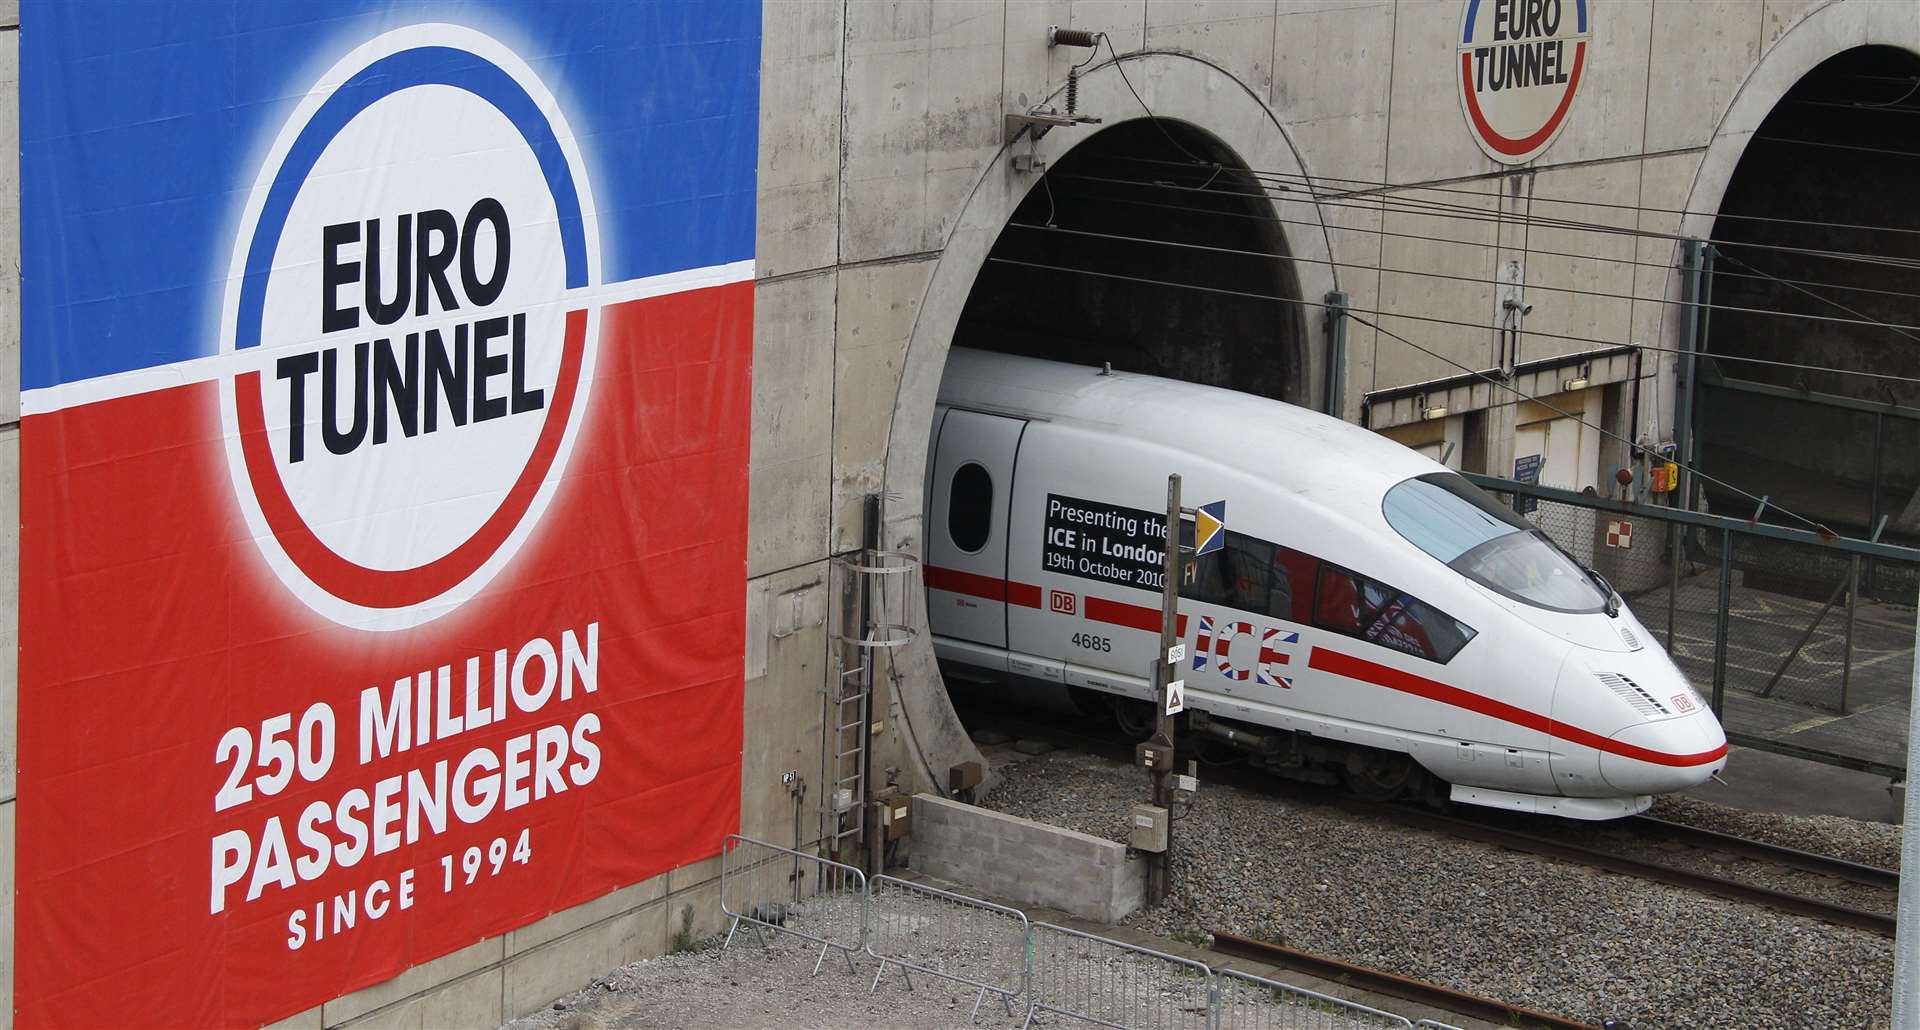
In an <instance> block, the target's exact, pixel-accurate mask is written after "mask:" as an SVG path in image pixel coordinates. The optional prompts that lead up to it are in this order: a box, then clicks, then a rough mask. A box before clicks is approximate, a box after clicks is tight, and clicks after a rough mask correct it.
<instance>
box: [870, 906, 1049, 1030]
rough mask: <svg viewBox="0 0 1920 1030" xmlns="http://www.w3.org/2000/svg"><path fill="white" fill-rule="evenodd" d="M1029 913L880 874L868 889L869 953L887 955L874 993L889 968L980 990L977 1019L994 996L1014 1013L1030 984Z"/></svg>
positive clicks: (882, 959) (875, 980) (975, 1004)
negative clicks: (1028, 966)
mask: <svg viewBox="0 0 1920 1030" xmlns="http://www.w3.org/2000/svg"><path fill="white" fill-rule="evenodd" d="M1027 932H1028V924H1027V916H1026V913H1024V912H1022V911H1020V910H1019V909H1016V908H1007V907H1006V906H1004V905H995V904H992V903H991V902H986V901H981V900H979V899H977V898H970V897H967V896H966V895H964V894H955V893H953V892H952V891H944V890H941V889H939V888H938V887H929V886H927V885H925V884H921V883H913V882H911V881H907V880H901V879H896V878H895V877H891V876H885V875H882V876H876V877H874V878H873V879H872V880H871V881H870V882H869V884H868V888H867V954H869V955H872V956H873V957H874V958H876V959H879V960H880V968H879V969H878V970H875V971H874V974H873V984H872V985H871V986H869V987H868V988H867V993H869V994H871V993H873V992H874V991H875V990H876V989H878V988H879V986H880V978H881V977H883V976H885V975H886V973H887V966H889V965H892V966H894V967H896V968H898V969H899V970H900V976H901V979H903V980H905V981H906V984H907V988H908V989H909V990H911V989H912V988H913V979H912V977H911V975H910V972H918V973H926V974H927V975H929V976H936V977H940V978H941V979H944V980H952V981H954V982H955V983H961V984H966V985H967V986H969V987H973V988H977V991H976V993H975V994H974V997H973V1011H972V1012H971V1013H969V1014H968V1016H967V1018H968V1020H969V1021H971V1020H972V1019H973V1018H974V1017H975V1016H978V1015H979V1014H980V1003H981V1002H983V1001H985V1000H986V997H987V995H988V994H993V995H995V996H996V997H998V998H999V999H1000V1003H1001V1005H1002V1006H1003V1007H1005V1008H1006V1010H1007V1014H1008V1015H1012V1014H1013V999H1014V998H1015V997H1017V996H1018V995H1019V994H1020V993H1021V991H1023V990H1024V989H1025V988H1026V983H1027V956H1026V952H1027Z"/></svg>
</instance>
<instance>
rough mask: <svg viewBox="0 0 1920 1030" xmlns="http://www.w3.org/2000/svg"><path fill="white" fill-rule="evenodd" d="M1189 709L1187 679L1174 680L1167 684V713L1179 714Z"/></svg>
mask: <svg viewBox="0 0 1920 1030" xmlns="http://www.w3.org/2000/svg"><path fill="white" fill-rule="evenodd" d="M1186 710H1187V681H1186V680H1174V681H1173V682H1171V683H1168V684H1167V714H1168V715H1179V714H1180V713H1181V712H1184V711H1186Z"/></svg>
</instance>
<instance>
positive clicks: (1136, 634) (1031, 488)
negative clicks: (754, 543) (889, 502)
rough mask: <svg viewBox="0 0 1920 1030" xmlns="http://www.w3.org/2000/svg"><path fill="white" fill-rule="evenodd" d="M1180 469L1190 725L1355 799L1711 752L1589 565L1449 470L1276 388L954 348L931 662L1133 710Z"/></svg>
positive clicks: (1140, 710) (1629, 797)
mask: <svg viewBox="0 0 1920 1030" xmlns="http://www.w3.org/2000/svg"><path fill="white" fill-rule="evenodd" d="M1174 472H1178V473H1180V474H1181V476H1182V478H1183V483H1182V490H1183V494H1184V498H1185V500H1186V503H1187V504H1188V505H1190V506H1192V505H1195V504H1197V503H1199V502H1207V501H1213V500H1219V499H1224V500H1225V501H1226V502H1227V516H1228V518H1227V525H1228V529H1229V532H1228V537H1227V543H1226V547H1225V549H1224V550H1223V551H1220V552H1216V553H1214V554H1210V555H1208V556H1206V557H1205V558H1201V559H1199V560H1198V564H1199V567H1198V569H1197V570H1196V577H1195V579H1194V581H1193V582H1192V583H1191V584H1190V585H1188V586H1186V587H1184V588H1183V590H1182V597H1181V600H1180V609H1179V610H1180V618H1179V622H1180V629H1179V634H1180V639H1181V641H1182V642H1183V643H1184V644H1185V645H1186V657H1185V658H1184V659H1182V661H1181V662H1180V666H1179V668H1178V669H1177V670H1176V671H1175V675H1176V676H1177V677H1178V678H1181V679H1184V680H1185V682H1186V707H1187V709H1188V712H1189V715H1188V729H1189V731H1193V732H1198V733H1200V734H1203V735H1204V737H1205V738H1210V739H1214V740H1217V741H1222V742H1226V743H1229V744H1232V745H1235V746H1237V747H1239V748H1241V749H1242V750H1244V751H1246V752H1248V753H1249V756H1250V758H1251V760H1252V761H1253V762H1254V763H1255V764H1258V765H1260V766H1262V767H1264V768H1268V769H1271V770H1273V771H1275V772H1278V773H1281V774H1283V775H1291V776H1295V777H1299V778H1305V779H1313V780H1318V781H1321V782H1330V781H1333V780H1335V779H1342V780H1344V781H1345V782H1346V783H1347V784H1348V786H1349V787H1351V788H1352V789H1353V790H1355V791H1356V792H1357V793H1360V794H1362V795H1363V796H1369V797H1376V798H1383V799H1385V798H1393V797H1399V796H1402V795H1406V794H1411V793H1415V792H1419V791H1421V790H1424V789H1435V790H1437V789H1438V788H1439V787H1440V785H1442V784H1444V785H1446V789H1447V793H1448V795H1449V796H1451V798H1452V799H1453V800H1455V801H1460V802H1465V803H1471V804H1478V805H1487V806H1491V807H1497V808H1509V809H1518V810H1522V811H1532V812H1541V813H1548V814H1554V815H1561V816H1568V817H1572V818H1577V819H1612V818H1618V817H1621V816H1625V815H1630V814H1633V813H1635V812H1640V811H1644V810H1645V809H1646V808H1647V807H1648V806H1649V805H1650V804H1651V803H1652V795H1655V794H1661V793H1666V792H1670V791H1677V790H1682V789H1685V788H1688V787H1692V786H1694V785H1696V784H1699V783H1702V782H1704V781H1705V780H1706V779H1707V778H1708V777H1710V776H1711V775H1713V774H1714V773H1716V772H1718V771H1720V769H1721V768H1723V767H1724V766H1725V764H1726V754H1727V742H1726V736H1725V734H1724V733H1723V732H1722V731H1721V728H1720V724H1719V722H1718V721H1717V720H1716V719H1715V718H1714V717H1713V715H1712V713H1711V712H1709V711H1708V708H1707V705H1706V704H1705V702H1703V701H1702V700H1701V698H1700V696H1699V695H1698V694H1696V693H1695V692H1694V691H1693V690H1692V688H1691V687H1689V686H1688V684H1687V681H1686V678H1685V676H1683V675H1682V674H1681V672H1680V671H1679V670H1678V669H1677V668H1675V667H1674V665H1673V662H1672V661H1670V660H1669V659H1668V657H1667V655H1666V653H1665V652H1664V651H1663V650H1661V648H1660V646H1659V645H1658V644H1657V643H1656V642H1655V641H1654V638H1653V636H1652V634H1650V633H1648V632H1647V630H1646V628H1645V627H1644V626H1642V625H1641V624H1640V622H1639V620H1637V619H1635V618H1634V616H1633V614H1632V613H1631V612H1629V611H1628V610H1627V609H1626V606H1625V605H1624V604H1622V603H1621V602H1620V599H1619V598H1618V596H1617V595H1615V594H1614V593H1613V591H1612V589H1611V588H1610V587H1608V586H1607V585H1606V584H1605V581H1604V580H1602V579H1600V577H1599V576H1597V575H1595V574H1593V573H1591V572H1589V571H1587V570H1585V569H1583V568H1581V567H1580V565H1579V564H1578V563H1577V562H1575V561H1574V560H1573V559H1572V558H1570V557H1569V556H1568V555H1567V554H1566V553H1565V552H1563V551H1561V550H1560V549H1559V548H1558V547H1556V546H1554V544H1553V543H1552V542H1550V541H1549V540H1548V539H1547V538H1546V537H1545V536H1544V535H1542V534H1541V533H1539V532H1538V531H1536V530H1535V529H1534V527H1533V526H1532V525H1531V524H1530V523H1528V522H1527V521H1526V520H1525V519H1523V518H1521V517H1519V516H1518V515H1516V514H1514V513H1513V512H1512V511H1511V510H1510V509H1508V508H1507V507H1505V506H1503V505H1501V504H1499V503H1498V502H1496V501H1495V500H1493V499H1492V498H1490V497H1489V496H1487V495H1486V494H1485V493H1483V492H1482V491H1480V490H1479V489H1478V488H1476V487H1474V486H1472V485H1471V484H1469V483H1468V482H1467V481H1466V480H1465V479H1463V478H1461V477H1460V476H1459V475H1458V474H1456V473H1454V472H1451V471H1449V470H1448V469H1447V468H1445V467H1444V466H1441V465H1438V464H1436V463H1434V462H1432V461H1429V460H1428V459H1426V458H1424V457H1422V456H1420V455H1418V454H1416V453H1414V452H1413V451H1410V450H1408V449H1406V448H1404V447H1401V446H1400V445H1398V444H1395V443H1393V442H1391V441H1388V440H1385V439H1383V438H1381V437H1379V436H1376V435H1374V434H1373V433H1370V432H1368V431H1366V430H1364V429H1361V428H1359V427H1357V426H1353V425H1349V424H1347V423H1345V422H1342V421H1340V420H1338V419H1334V418H1330V417H1327V416H1324V415H1320V414H1316V413H1314V412H1310V411H1306V410H1304V409H1301V408H1297V407H1294V406H1292V405H1288V404H1283V403H1280V402H1277V401H1272V400H1267V399H1264V398H1260V397H1254V396H1250V395H1247V394H1242V393H1236V392H1233V391H1230V390H1222V389H1216V388H1213V387H1205V386H1196V385H1192V384H1189V383H1182V382H1176V381H1172V380H1167V379H1159V378H1154V377H1150V376H1140V375H1129V374H1125V373H1102V372H1101V371H1100V370H1098V369H1091V368H1085V367H1081V366H1075V365H1065V364H1059V363H1055V362H1048V361H1039V360H1035V359H1031V358H1020V357H1011V356H1006V355H1000V354H990V353H985V352H981V351H972V350H966V349H958V348H956V349H955V350H954V351H953V354H952V357H951V359H950V360H949V363H948V365H947V371H946V378H945V380H944V382H943V383H942V384H941V390H940V403H939V407H938V413H937V416H936V420H935V426H934V440H933V460H932V461H931V462H930V463H929V476H928V481H927V499H928V500H927V511H928V516H927V527H926V530H927V535H926V541H927V542H926V558H925V560H926V566H925V570H924V571H925V578H926V586H927V606H928V614H929V621H930V622H931V625H932V628H933V634H934V636H933V641H934V647H935V651H936V653H937V654H938V655H939V657H940V658H941V660H942V662H943V663H944V664H946V666H947V667H948V669H949V670H950V673H951V674H952V676H953V678H959V679H966V678H970V677H971V678H976V679H980V680H983V681H984V680H988V679H995V680H1000V681H1010V682H1013V683H1015V684H1018V685H1020V689H1023V690H1026V691H1029V692H1032V691H1046V690H1048V689H1049V687H1050V686H1051V685H1057V686H1058V687H1060V688H1076V689H1068V690H1061V691H1055V692H1056V693H1063V694H1068V695H1071V696H1072V697H1073V698H1074V699H1075V700H1076V702H1077V703H1078V704H1079V705H1080V707H1081V708H1082V710H1085V709H1086V708H1087V702H1088V701H1089V699H1094V700H1097V701H1098V702H1099V703H1100V704H1101V705H1103V706H1105V705H1110V706H1111V707H1112V708H1113V710H1114V713H1115V714H1116V715H1118V716H1119V717H1120V718H1121V721H1122V724H1123V725H1128V724H1131V726H1132V728H1133V729H1135V730H1136V732H1138V731H1139V730H1141V729H1142V728H1144V726H1146V725H1149V724H1150V721H1151V718H1152V712H1151V709H1150V708H1148V707H1147V703H1149V702H1151V700H1152V697H1153V692H1152V687H1151V681H1150V679H1149V673H1150V669H1151V665H1150V663H1151V662H1153V661H1154V660H1155V658H1156V652H1157V651H1158V647H1159V630H1160V599H1159V592H1160V579H1161V575H1162V571H1161V570H1162V568H1163V561H1164V558H1163V551H1162V548H1163V547H1164V544H1165V540H1164V537H1165V531H1164V523H1165V512H1166V483H1167V476H1168V474H1169V473H1174ZM1187 532H1188V534H1189V535H1190V534H1191V524H1189V525H1188V527H1187ZM976 673H978V674H979V675H975V674H976Z"/></svg>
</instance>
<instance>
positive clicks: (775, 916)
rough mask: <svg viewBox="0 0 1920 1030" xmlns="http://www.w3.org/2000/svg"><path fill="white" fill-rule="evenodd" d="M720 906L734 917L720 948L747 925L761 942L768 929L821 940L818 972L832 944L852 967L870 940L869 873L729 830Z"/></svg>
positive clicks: (729, 944) (728, 944)
mask: <svg viewBox="0 0 1920 1030" xmlns="http://www.w3.org/2000/svg"><path fill="white" fill-rule="evenodd" d="M720 911H722V912H724V913H726V914H727V915H729V916H732V917H733V921H732V923H730V924H729V925H728V926H727V941H726V943H725V944H723V945H721V947H720V950H721V951H725V950H727V949H728V948H730V947H732V946H733V937H734V934H736V933H737V932H739V930H740V927H741V926H743V925H744V926H746V927H747V929H748V931H749V932H751V933H752V934H754V936H755V938H756V939H758V940H759V941H760V943H761V944H762V945H763V946H764V945H765V944H766V943H767V938H766V936H765V935H766V934H767V933H770V932H771V933H784V934H787V935H789V936H792V937H798V938H800V939H801V940H804V941H812V942H813V943H815V944H818V945H820V956H819V957H818V958H816V959H815V960H814V963H813V972H814V974H815V975H819V972H820V966H821V964H822V963H824V962H826V960H827V952H828V951H832V950H838V951H839V952H840V955H841V957H842V958H844V959H846V962H847V972H849V973H851V972H854V967H853V953H854V952H856V951H859V950H861V949H862V948H864V947H865V946H866V939H867V938H866V925H867V877H866V874H865V873H863V872H861V871H860V870H858V869H855V868H854V867H853V866H850V865H842V864H841V863H839V862H833V861H829V860H827V859H824V858H821V857H819V856H817V855H809V854H807V853H805V852H802V851H795V850H793V849H792V848H783V847H780V846H779V845H776V844H768V843H765V842H763V841H757V840H754V839H752V838H751V837H742V836H739V835H738V834H728V835H727V839H726V842H725V844H723V845H722V849H721V852H720Z"/></svg>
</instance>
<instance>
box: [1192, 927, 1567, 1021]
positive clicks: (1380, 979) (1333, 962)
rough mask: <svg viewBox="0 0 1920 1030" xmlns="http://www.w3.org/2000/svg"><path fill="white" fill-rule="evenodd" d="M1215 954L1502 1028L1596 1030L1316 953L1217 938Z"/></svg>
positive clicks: (1224, 935) (1229, 936) (1228, 935)
mask: <svg viewBox="0 0 1920 1030" xmlns="http://www.w3.org/2000/svg"><path fill="white" fill-rule="evenodd" d="M1213 950H1215V951H1217V952H1220V953H1221V954H1223V955H1232V956H1235V957H1236V958H1244V959H1251V960H1253V961H1255V962H1264V963H1266V964H1268V965H1271V966H1280V967H1282V968H1285V969H1291V970H1293V971H1294V972H1296V973H1305V974H1307V975H1308V976H1315V977H1319V978H1320V979H1322V980H1331V981H1333V982H1334V983H1338V984H1344V985H1346V986H1348V987H1357V988H1359V989H1361V990H1366V991H1372V992H1373V993H1375V994H1384V995H1387V996H1388V997H1393V998H1399V999H1400V1000H1402V1001H1411V1002H1414V1003H1416V1004H1420V1005H1432V1006H1433V1007H1435V1008H1438V1009H1443V1010H1445V1011H1447V1012H1450V1013H1454V1014H1457V1015H1462V1016H1472V1017H1473V1018H1475V1019H1484V1020H1487V1021H1488V1022H1491V1023H1496V1024H1498V1025H1500V1026H1512V1027H1527V1028H1544V1030H1597V1028H1596V1027H1594V1026H1593V1024H1591V1023H1582V1022H1580V1021H1579V1020H1577V1019H1568V1018H1567V1017H1565V1016H1554V1015H1549V1014H1547V1013H1545V1012H1536V1011H1534V1010H1533V1009H1529V1008H1522V1007H1521V1006H1518V1005H1510V1004H1508V1003H1506V1002H1504V1001H1499V1000H1496V999H1493V998H1483V997H1481V996H1479V995H1477V994H1468V993H1467V992H1465V991H1459V990H1455V989H1453V988H1451V987H1443V986H1441V985H1439V984H1436V983H1430V982H1428V981H1426V980H1416V979H1414V978H1413V977H1410V976H1401V975H1399V974H1398V973H1389V972H1386V971H1385V970H1381V969H1372V968H1369V967H1367V966H1359V965H1354V964H1353V963H1351V962H1343V961H1341V960H1340V959H1337V958H1329V957H1327V956H1325V955H1315V954H1313V953H1312V952H1306V951H1297V950H1295V949H1293V948H1289V947H1286V946H1284V945H1280V944H1275V943H1273V942H1271V941H1263V940H1257V939H1255V938H1252V937H1242V936H1240V935H1239V934H1233V933H1219V932H1215V933H1214V934H1213Z"/></svg>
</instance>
